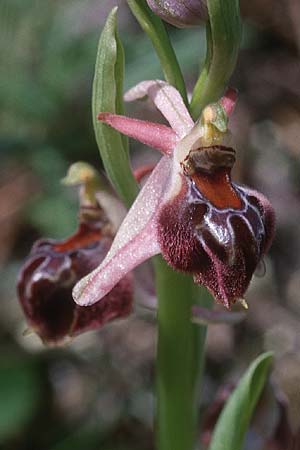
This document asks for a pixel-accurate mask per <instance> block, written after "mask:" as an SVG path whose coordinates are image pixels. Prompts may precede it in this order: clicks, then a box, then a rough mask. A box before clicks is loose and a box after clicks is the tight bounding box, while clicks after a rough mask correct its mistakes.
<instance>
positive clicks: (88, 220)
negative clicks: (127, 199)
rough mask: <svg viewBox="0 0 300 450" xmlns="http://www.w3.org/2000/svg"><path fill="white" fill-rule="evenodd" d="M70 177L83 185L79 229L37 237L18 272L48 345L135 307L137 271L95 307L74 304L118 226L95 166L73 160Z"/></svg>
mask: <svg viewBox="0 0 300 450" xmlns="http://www.w3.org/2000/svg"><path fill="white" fill-rule="evenodd" d="M64 181H65V183H66V184H75V185H80V211H79V219H80V220H79V227H78V230H77V231H76V232H75V233H74V234H73V235H72V236H70V237H68V238H67V239H64V240H60V241H57V240H53V239H40V240H38V241H37V242H35V244H34V245H33V247H32V249H31V252H30V254H29V256H28V257H27V260H26V261H25V263H24V265H23V267H22V268H21V270H20V273H19V277H18V286H17V287H18V295H19V300H20V303H21V306H22V308H23V310H24V314H25V316H26V320H27V322H28V325H29V326H30V328H32V329H33V331H35V332H36V333H37V334H38V335H39V336H40V338H41V339H42V341H43V342H44V343H45V344H59V343H61V342H64V341H65V339H66V338H70V337H74V336H76V335H78V334H81V333H83V332H86V331H89V330H97V329H99V328H101V327H102V326H103V325H105V324H106V323H107V322H110V321H111V320H114V319H116V318H121V317H125V316H127V315H128V314H129V313H130V312H131V310H132V301H133V280H132V276H131V274H128V275H126V276H125V277H124V278H123V279H122V280H120V282H119V283H117V285H116V286H115V287H114V288H113V289H112V290H111V291H110V292H109V293H108V294H107V295H106V296H105V297H104V298H103V299H102V301H101V302H99V303H95V304H94V305H93V306H92V307H91V308H83V307H80V306H78V305H76V304H75V303H74V301H73V299H72V288H73V287H74V285H75V283H76V282H77V281H78V280H79V279H80V278H82V277H83V276H84V275H86V274H87V273H89V272H90V271H91V270H93V269H94V268H95V267H97V266H98V265H99V264H100V263H101V261H102V260H103V259H104V257H105V255H106V254H107V252H108V250H109V248H110V246H111V243H112V241H113V236H114V226H113V224H112V223H111V221H110V220H109V218H108V216H107V215H106V213H105V211H104V209H102V207H101V206H100V204H99V203H98V200H97V198H96V197H98V196H99V195H100V194H99V185H98V181H99V177H98V175H97V173H96V171H95V170H94V169H93V168H92V167H91V166H89V165H88V164H86V163H81V162H80V163H76V164H73V165H72V166H71V168H70V170H69V172H68V175H67V177H66V178H65V179H64ZM100 197H101V195H100Z"/></svg>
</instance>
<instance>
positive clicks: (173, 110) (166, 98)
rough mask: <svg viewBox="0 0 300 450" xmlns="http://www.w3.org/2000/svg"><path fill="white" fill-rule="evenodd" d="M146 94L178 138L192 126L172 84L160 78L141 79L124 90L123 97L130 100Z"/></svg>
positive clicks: (180, 98)
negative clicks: (127, 89)
mask: <svg viewBox="0 0 300 450" xmlns="http://www.w3.org/2000/svg"><path fill="white" fill-rule="evenodd" d="M146 96H149V97H150V98H151V100H152V101H153V102H154V104H155V106H156V107H157V108H158V109H159V111H160V112H161V113H162V114H163V116H164V117H165V118H166V119H167V121H168V122H169V124H170V125H171V127H172V128H173V130H174V131H175V132H176V133H177V135H178V136H179V137H180V138H182V137H183V136H185V135H186V134H187V133H188V132H189V131H190V130H191V129H192V128H193V126H194V122H193V119H192V118H191V116H190V114H189V112H188V110H187V108H186V106H185V104H184V102H183V100H182V97H181V95H180V94H179V92H178V91H177V89H175V88H174V87H173V86H171V85H170V84H168V83H166V82H165V81H161V80H148V81H142V82H141V83H139V84H138V85H136V86H135V87H133V88H132V89H130V90H129V91H128V92H126V94H125V96H124V99H125V100H126V101H128V102H131V101H133V100H137V99H141V98H143V97H146Z"/></svg>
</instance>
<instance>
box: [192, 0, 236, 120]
mask: <svg viewBox="0 0 300 450" xmlns="http://www.w3.org/2000/svg"><path fill="white" fill-rule="evenodd" d="M207 7H208V14H209V21H208V22H207V25H206V47H207V48H206V58H205V63H204V66H203V69H202V71H201V73H200V76H199V78H198V81H197V83H196V86H195V89H194V92H193V97H192V101H191V113H192V116H193V117H194V118H196V117H198V116H199V114H200V112H201V111H202V110H203V108H204V107H205V106H206V105H207V104H208V103H211V102H214V101H216V100H218V98H220V97H221V96H222V94H223V93H224V89H225V88H226V86H227V84H228V81H229V79H230V77H231V75H232V72H233V71H234V68H235V66H236V62H237V57H238V53H239V48H240V41H241V35H242V34H241V19H240V10H239V0H225V1H224V0H208V1H207Z"/></svg>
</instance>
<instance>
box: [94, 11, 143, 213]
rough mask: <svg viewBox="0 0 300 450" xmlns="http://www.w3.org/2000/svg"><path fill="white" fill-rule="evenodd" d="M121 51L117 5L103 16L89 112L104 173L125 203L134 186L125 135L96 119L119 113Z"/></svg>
mask: <svg viewBox="0 0 300 450" xmlns="http://www.w3.org/2000/svg"><path fill="white" fill-rule="evenodd" d="M123 75H124V52H123V47H122V44H121V41H120V39H119V38H118V34H117V8H114V9H113V10H112V11H111V13H110V15H109V16H108V18H107V21H106V24H105V26H104V28H103V31H102V34H101V36H100V40H99V46H98V53H97V59H96V67H95V77H94V83H93V99H92V113H93V124H94V130H95V135H96V141H97V144H98V147H99V150H100V154H101V157H102V160H103V165H104V167H105V170H106V173H107V175H108V177H109V179H110V180H111V182H112V184H113V186H114V187H115V189H116V191H117V193H118V194H119V195H120V197H121V198H122V199H123V200H124V202H125V203H126V205H127V206H130V205H131V203H132V202H133V201H134V199H135V197H136V195H137V192H138V187H137V183H136V181H135V178H134V176H133V174H132V170H131V167H130V161H129V156H128V148H127V140H126V138H125V137H121V135H120V134H119V133H118V132H117V131H115V130H113V129H112V128H110V127H108V126H107V125H105V124H101V123H99V122H98V120H97V115H98V114H99V113H100V112H111V113H117V114H122V113H123Z"/></svg>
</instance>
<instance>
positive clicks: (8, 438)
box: [0, 0, 300, 450]
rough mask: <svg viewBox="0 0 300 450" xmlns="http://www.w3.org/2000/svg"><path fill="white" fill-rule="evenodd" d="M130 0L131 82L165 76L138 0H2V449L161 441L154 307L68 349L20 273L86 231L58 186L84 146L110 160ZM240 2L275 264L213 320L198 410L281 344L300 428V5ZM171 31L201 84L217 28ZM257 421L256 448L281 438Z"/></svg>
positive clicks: (244, 160)
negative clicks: (103, 145)
mask: <svg viewBox="0 0 300 450" xmlns="http://www.w3.org/2000/svg"><path fill="white" fill-rule="evenodd" d="M116 4H118V5H120V8H119V28H120V34H121V38H122V41H123V44H124V47H125V52H126V80H125V87H126V88H127V87H131V86H132V85H134V84H135V83H136V82H138V81H140V80H143V79H152V78H161V77H162V74H161V71H160V67H159V64H158V61H157V59H156V56H155V54H154V52H153V50H152V47H151V44H150V42H149V41H148V39H147V37H146V36H145V35H144V34H142V32H141V30H140V29H139V27H138V25H137V23H136V22H135V20H134V18H133V17H132V15H131V14H130V12H129V9H128V7H127V6H126V2H125V1H116V0H86V1H85V2H82V1H76V0H60V1H56V0H51V1H46V0H43V1H42V0H26V1H24V0H0V61H1V66H0V119H1V120H0V161H1V165H0V173H1V177H0V265H1V284H0V297H1V314H0V350H1V359H0V449H2V448H3V449H5V450H7V449H8V450H27V449H28V450H69V449H72V450H76V449H78V450H79V449H80V450H81V449H85V450H96V449H101V450H129V449H130V450H135V449H139V450H148V449H153V424H152V416H153V407H154V405H153V404H154V400H153V393H152V390H153V379H154V360H153V358H154V353H155V317H154V314H152V313H149V312H147V311H144V310H143V309H142V308H140V309H138V310H137V312H136V313H135V314H134V315H132V316H131V317H130V318H129V319H127V320H124V321H121V322H117V323H114V324H112V325H109V326H107V327H105V328H104V329H103V330H101V331H100V332H98V333H88V334H86V335H84V336H81V337H79V338H77V339H76V340H74V342H72V343H71V344H70V345H68V346H66V347H64V348H62V349H46V348H44V347H43V346H42V344H41V343H40V342H39V340H38V338H37V337H35V336H23V334H22V333H23V331H24V330H25V329H26V323H25V321H24V318H23V315H22V312H21V310H20V307H19V305H18V301H17V297H16V292H15V285H16V277H17V273H18V270H19V268H20V266H21V264H22V260H23V259H24V258H25V256H26V255H27V254H28V252H29V250H30V247H31V245H32V243H33V242H34V240H35V239H37V238H38V237H41V236H45V237H53V238H63V237H65V236H67V235H68V234H70V233H71V232H72V231H73V230H74V229H75V228H76V214H77V199H76V194H75V193H74V192H73V191H70V190H68V189H66V188H63V187H62V186H61V184H60V179H61V178H62V177H63V176H64V175H65V173H66V170H67V168H68V166H69V165H70V164H71V163H72V162H74V161H77V160H79V159H80V160H82V159H84V160H87V161H89V162H91V163H93V164H94V165H95V166H97V167H98V168H99V169H100V170H101V161H100V158H99V156H98V150H97V147H96V144H95V140H94V135H93V129H92V119H91V112H90V102H91V82H92V77H93V70H94V63H95V54H96V48H97V43H98V37H99V33H100V31H101V28H102V26H103V23H104V20H105V18H106V16H107V14H108V12H109V11H110V9H111V8H112V7H113V6H115V5H116ZM241 7H242V12H243V17H244V20H245V27H244V38H243V46H242V50H241V54H240V58H239V62H238V66H237V69H236V72H235V74H234V76H233V79H232V85H234V86H236V87H237V88H238V89H239V91H240V100H239V104H238V107H237V109H236V112H235V114H234V117H233V119H232V133H233V139H234V141H235V143H236V147H237V149H238V152H239V153H238V155H239V159H238V161H239V163H238V167H237V169H236V173H235V178H236V179H238V180H239V181H240V182H245V183H247V184H250V185H251V186H254V187H256V188H257V189H258V190H261V191H262V192H263V193H264V194H266V195H267V196H268V197H269V198H270V200H271V201H272V203H273V205H274V207H275V210H276V214H277V234H276V239H275V242H274V245H273V247H272V250H271V252H270V255H269V256H268V257H267V259H266V267H267V272H266V275H265V276H264V277H257V278H255V279H254V280H253V283H252V285H251V288H250V290H249V292H248V294H247V297H246V298H247V300H248V303H249V305H250V310H249V314H248V316H247V319H246V320H245V321H244V322H242V323H241V324H239V325H237V326H235V327H232V326H228V325H212V326H210V327H209V333H208V363H207V373H206V376H205V389H204V398H203V400H202V403H201V405H199V408H203V409H205V408H206V406H208V405H209V404H210V403H211V402H212V400H213V398H214V395H215V392H216V389H217V387H218V386H219V385H220V384H221V383H222V382H223V381H224V380H225V381H226V380H229V379H233V380H234V379H236V378H237V376H238V374H240V372H241V370H243V369H244V368H245V367H246V365H247V364H248V362H249V361H250V360H251V358H252V357H253V356H254V355H256V354H258V353H259V352H260V351H261V350H263V349H275V353H276V358H275V360H276V363H275V367H274V371H273V375H272V380H273V385H274V386H275V387H276V389H277V390H278V391H280V392H281V393H282V395H284V396H285V397H284V398H285V399H286V401H287V404H288V411H289V420H290V421H291V422H292V425H291V426H292V427H293V429H295V430H297V429H299V425H300V388H299V386H300V355H299V343H300V338H299V325H300V294H299V292H300V227H299V223H300V60H299V52H300V32H299V30H300V4H299V1H298V0H287V1H286V2H281V1H280V0H253V1H251V2H248V1H247V0H242V2H241ZM168 30H169V32H170V34H171V37H172V42H173V43H174V46H175V48H176V52H177V55H178V58H179V61H180V63H181V65H182V68H183V71H184V75H185V79H186V82H187V85H188V87H190V89H192V86H193V84H194V82H195V80H196V77H197V73H198V68H199V64H200V63H201V61H202V59H203V56H204V52H205V31H204V29H191V30H177V29H175V28H173V27H168ZM145 108H146V109H145ZM129 113H130V114H133V115H136V116H139V117H143V116H144V117H148V118H152V119H155V120H160V117H159V115H158V114H157V113H156V111H154V109H150V108H149V107H148V105H146V106H145V105H142V106H139V105H135V106H130V109H129ZM132 148H133V152H132V157H133V165H137V164H139V163H140V162H141V161H142V160H143V158H144V157H145V156H143V155H144V153H143V152H144V151H145V149H143V150H142V149H139V147H138V145H137V144H134V143H133V146H132ZM254 430H255V431H253V433H254V434H253V435H252V434H251V435H249V439H248V441H249V442H248V444H249V447H248V448H249V450H251V449H254V448H255V449H256V450H260V449H265V448H267V447H266V446H265V445H266V444H265V442H264V440H263V439H261V440H260V441H257V440H256V441H255V440H254V437H253V436H255V438H257V435H259V436H260V434H259V433H260V432H259V431H258V430H257V429H256V428H255V427H254ZM200 440H201V437H200V432H199V442H200ZM254 442H256V444H255V445H256V446H254ZM257 442H259V444H257ZM248 444H247V445H248ZM268 448H269V447H268ZM274 448H275V447H274ZM299 448H300V447H299ZM276 450H281V447H276ZM282 450H286V449H285V448H282Z"/></svg>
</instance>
